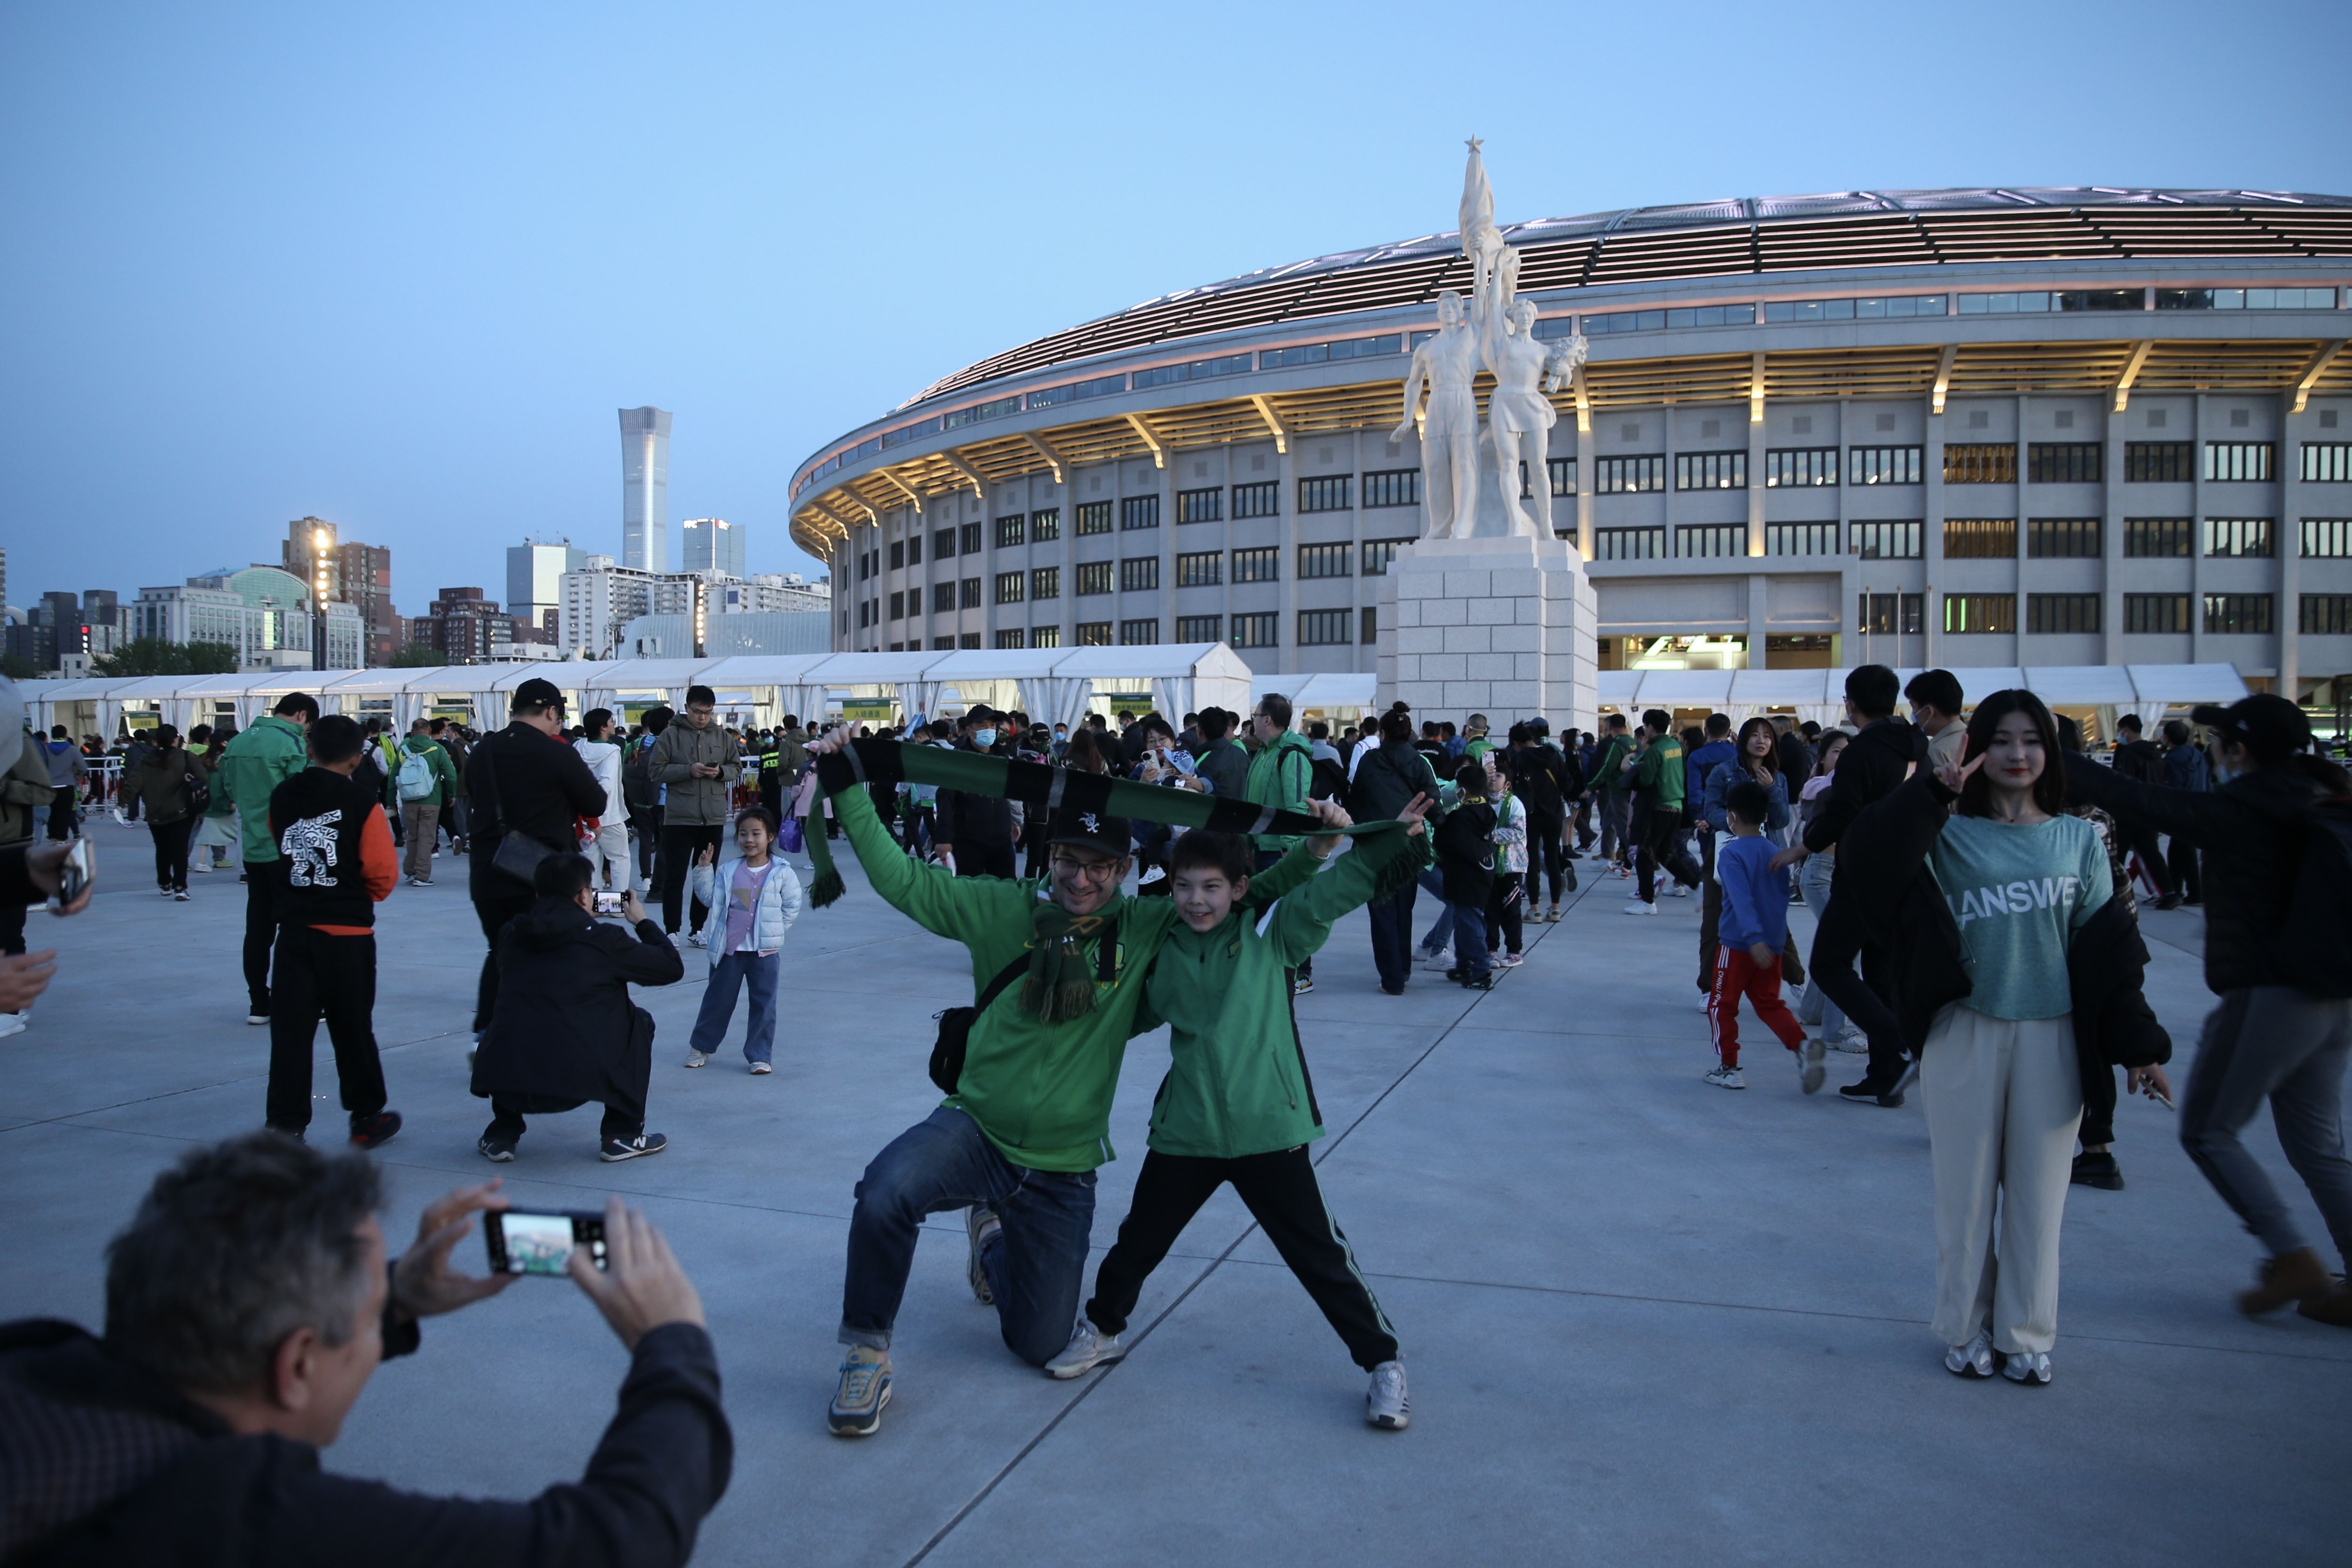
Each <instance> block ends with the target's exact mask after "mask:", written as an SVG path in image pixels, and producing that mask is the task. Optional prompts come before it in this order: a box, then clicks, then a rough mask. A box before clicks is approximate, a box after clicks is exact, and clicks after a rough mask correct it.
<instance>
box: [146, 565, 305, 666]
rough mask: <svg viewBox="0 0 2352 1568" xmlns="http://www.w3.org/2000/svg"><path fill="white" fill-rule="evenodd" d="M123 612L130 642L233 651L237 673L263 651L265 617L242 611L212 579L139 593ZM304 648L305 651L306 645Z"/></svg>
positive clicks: (239, 599) (241, 602) (232, 594)
mask: <svg viewBox="0 0 2352 1568" xmlns="http://www.w3.org/2000/svg"><path fill="white" fill-rule="evenodd" d="M209 584H218V585H217V586H213V585H209ZM125 608H126V609H127V610H128V611H129V613H130V616H131V636H132V637H153V638H155V639H156V640H157V641H159V642H168V643H199V642H205V643H222V644H226V646H227V647H233V648H235V649H236V659H237V668H240V669H242V668H246V667H247V665H249V664H251V663H253V662H254V661H255V658H256V656H257V654H259V653H260V651H261V649H262V647H263V643H262V635H261V634H262V630H263V618H264V614H265V613H264V612H262V611H258V610H256V609H253V608H252V607H250V606H248V605H247V604H246V602H245V598H244V596H243V595H240V594H238V593H237V592H236V590H235V589H232V588H230V587H229V586H227V584H226V582H224V581H223V580H222V579H221V578H218V577H212V578H204V577H192V578H190V579H189V580H188V581H187V582H185V583H181V584H172V585H170V586H166V587H162V588H142V589H140V590H139V597H138V599H137V600H136V601H134V602H133V603H132V604H131V605H127V606H125ZM304 646H305V647H308V646H309V644H308V642H307V639H306V641H305V644H304Z"/></svg>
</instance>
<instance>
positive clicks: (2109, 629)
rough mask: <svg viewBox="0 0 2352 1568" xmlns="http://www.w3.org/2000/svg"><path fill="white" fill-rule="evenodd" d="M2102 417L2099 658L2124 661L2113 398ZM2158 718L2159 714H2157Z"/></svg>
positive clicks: (2119, 442)
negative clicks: (2105, 432) (2103, 420)
mask: <svg viewBox="0 0 2352 1568" xmlns="http://www.w3.org/2000/svg"><path fill="white" fill-rule="evenodd" d="M2101 413H2102V415H2103V416H2104V417H2105V419H2106V422H2107V426H2106V429H2107V435H2106V439H2105V441H2104V442H2102V443H2101V444H2100V451H2099V478H2100V479H2101V481H2102V483H2101V487H2100V491H2099V493H2100V495H2101V496H2102V497H2103V498H2105V500H2104V503H2103V505H2102V507H2101V519H2100V522H2099V650H2100V652H2099V660H2100V662H2101V663H2103V664H2109V665H2120V664H2121V663H2123V661H2124V644H2123V629H2124V589H2123V583H2124V566H2123V560H2124V420H2125V414H2124V411H2123V410H2122V409H2119V408H2117V407H2116V400H2115V399H2114V398H2113V397H2107V398H2103V399H2102V400H2101ZM2158 717H2161V715H2158Z"/></svg>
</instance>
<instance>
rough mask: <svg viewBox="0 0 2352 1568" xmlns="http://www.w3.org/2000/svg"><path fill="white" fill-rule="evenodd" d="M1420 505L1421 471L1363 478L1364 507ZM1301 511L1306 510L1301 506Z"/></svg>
mask: <svg viewBox="0 0 2352 1568" xmlns="http://www.w3.org/2000/svg"><path fill="white" fill-rule="evenodd" d="M1420 504H1421V470H1420V469H1419V468H1390V469H1387V470H1385V471H1384V472H1381V473H1377V474H1366V475H1365V476H1364V505H1365V507H1366V508H1367V509H1370V508H1371V507H1376V506H1419V505H1420ZM1299 510H1301V511H1304V510H1307V509H1306V508H1305V507H1304V506H1302V507H1300V508H1299Z"/></svg>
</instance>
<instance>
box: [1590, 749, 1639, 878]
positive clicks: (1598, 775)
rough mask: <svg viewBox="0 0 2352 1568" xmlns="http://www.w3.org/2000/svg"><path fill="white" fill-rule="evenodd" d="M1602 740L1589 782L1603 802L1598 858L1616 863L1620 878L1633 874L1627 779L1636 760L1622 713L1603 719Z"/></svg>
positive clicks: (1630, 808)
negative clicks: (1629, 866) (1630, 862)
mask: <svg viewBox="0 0 2352 1568" xmlns="http://www.w3.org/2000/svg"><path fill="white" fill-rule="evenodd" d="M1632 763H1633V735H1632V734H1631V733H1630V731H1629V728H1628V726H1627V724H1626V721H1625V715H1623V714H1622V713H1604V714H1602V715H1601V748H1600V751H1599V752H1598V753H1597V754H1596V755H1595V756H1594V758H1593V763H1592V768H1591V771H1590V772H1589V773H1586V774H1585V775H1584V777H1585V783H1586V784H1588V785H1589V786H1591V790H1592V793H1593V795H1595V796H1597V797H1598V798H1599V800H1600V804H1601V852H1600V854H1599V855H1598V856H1597V857H1596V858H1598V859H1600V860H1602V861H1605V862H1609V863H1611V864H1613V865H1614V866H1615V867H1616V868H1617V875H1619V876H1620V877H1630V876H1632V875H1633V872H1632V871H1631V870H1630V869H1629V868H1628V867H1627V861H1628V859H1629V858H1630V857H1631V855H1632V853H1633V842H1632V839H1633V785H1632V784H1631V783H1630V782H1629V780H1628V778H1627V776H1626V775H1627V773H1628V770H1629V768H1630V766H1631V764H1632Z"/></svg>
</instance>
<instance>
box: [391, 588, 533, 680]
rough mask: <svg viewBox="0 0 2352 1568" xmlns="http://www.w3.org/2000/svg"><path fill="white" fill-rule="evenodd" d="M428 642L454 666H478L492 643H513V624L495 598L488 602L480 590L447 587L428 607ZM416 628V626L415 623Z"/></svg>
mask: <svg viewBox="0 0 2352 1568" xmlns="http://www.w3.org/2000/svg"><path fill="white" fill-rule="evenodd" d="M425 624H426V626H427V628H428V630H429V635H428V636H426V637H424V638H421V639H419V640H421V641H425V642H429V643H430V644H431V645H432V646H433V647H434V648H435V649H436V650H437V651H438V652H439V653H440V655H441V657H442V658H446V659H447V660H448V661H449V662H450V663H451V664H478V663H480V662H481V661H483V660H484V659H487V658H489V657H490V645H491V644H492V643H502V642H512V641H513V640H514V622H513V619H512V617H510V616H506V615H502V614H500V613H499V604H498V601H497V600H496V599H486V598H484V597H483V596H482V591H481V590H480V589H479V588H444V589H442V590H441V592H440V593H439V594H438V595H436V596H435V598H434V600H433V603H432V604H431V605H429V606H427V609H426V618H425ZM412 626H413V623H412Z"/></svg>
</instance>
